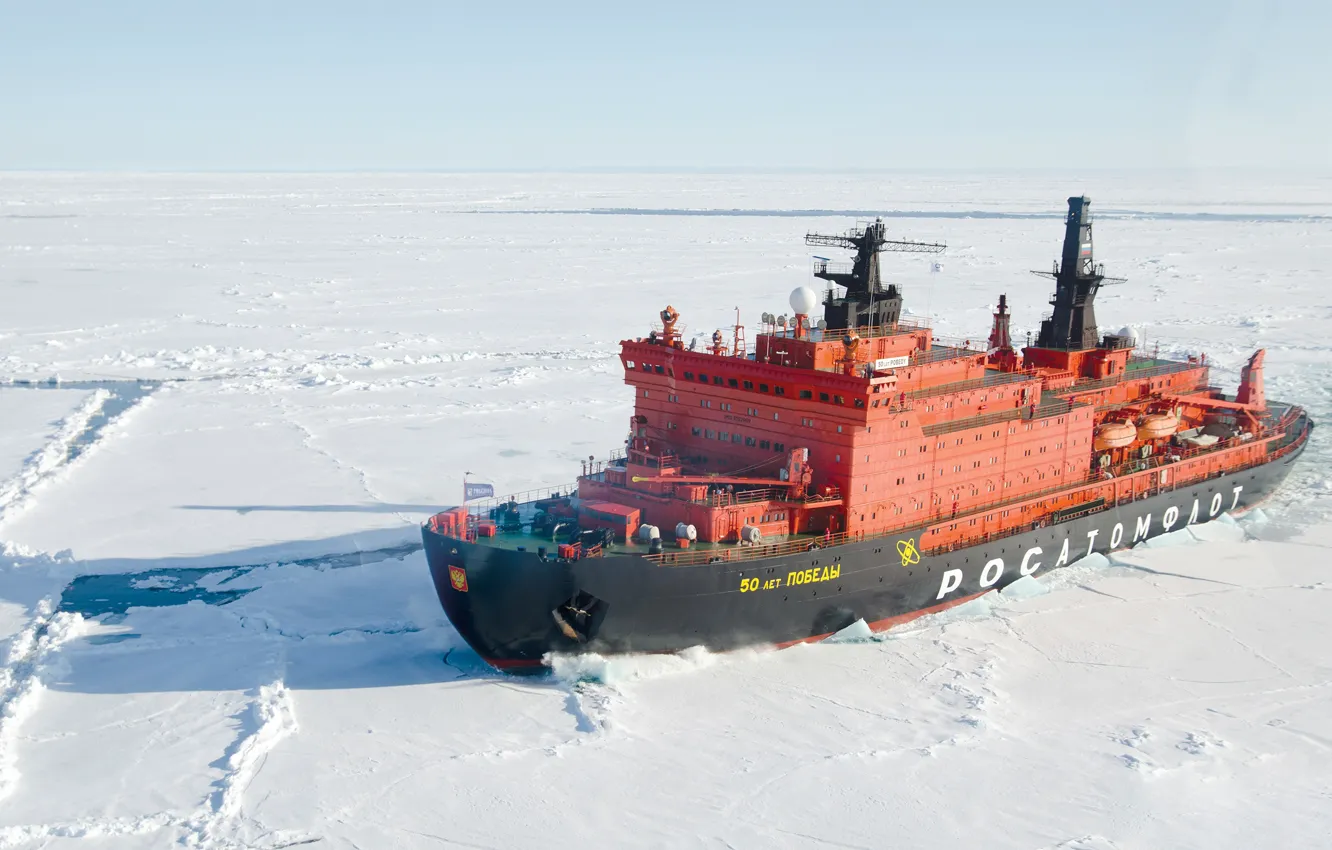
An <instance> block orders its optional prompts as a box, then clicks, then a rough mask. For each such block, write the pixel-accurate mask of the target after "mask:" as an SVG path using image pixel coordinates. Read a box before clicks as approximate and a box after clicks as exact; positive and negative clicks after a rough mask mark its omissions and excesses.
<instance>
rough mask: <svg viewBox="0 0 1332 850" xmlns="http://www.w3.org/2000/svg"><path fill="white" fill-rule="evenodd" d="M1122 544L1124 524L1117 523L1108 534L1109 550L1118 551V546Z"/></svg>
mask: <svg viewBox="0 0 1332 850" xmlns="http://www.w3.org/2000/svg"><path fill="white" fill-rule="evenodd" d="M1123 542H1124V523H1122V522H1117V523H1115V527H1114V529H1113V530H1111V532H1110V548H1111V549H1118V548H1119V544H1120V543H1123Z"/></svg>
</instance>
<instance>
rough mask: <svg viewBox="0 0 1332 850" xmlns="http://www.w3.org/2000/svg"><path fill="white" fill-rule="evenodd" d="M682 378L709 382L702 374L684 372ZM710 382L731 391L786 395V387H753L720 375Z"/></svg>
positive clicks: (764, 385)
mask: <svg viewBox="0 0 1332 850" xmlns="http://www.w3.org/2000/svg"><path fill="white" fill-rule="evenodd" d="M658 374H660V373H658ZM684 376H685V380H686V381H698V382H699V383H700V384H706V383H708V381H709V378H708V376H707V375H705V374H703V373H702V372H699V373H698V374H697V375H695V374H694V373H693V372H685V373H684ZM711 382H712V384H713V386H718V387H730V388H731V389H733V390H738V389H741V388H744V389H746V390H750V391H751V392H752V391H753V390H755V389H756V388H757V390H758V391H759V392H761V393H766V392H772V393H773V394H774V395H786V387H783V386H772V387H770V386H768V385H767V384H764V383H759V384H757V385H755V383H754V382H753V381H744V380H740V379H739V378H723V377H722V376H721V375H713V376H712V378H711Z"/></svg>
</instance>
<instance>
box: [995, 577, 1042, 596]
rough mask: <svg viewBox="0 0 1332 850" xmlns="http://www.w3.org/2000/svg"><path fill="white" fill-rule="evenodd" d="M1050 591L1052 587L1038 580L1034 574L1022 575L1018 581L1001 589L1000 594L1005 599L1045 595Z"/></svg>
mask: <svg viewBox="0 0 1332 850" xmlns="http://www.w3.org/2000/svg"><path fill="white" fill-rule="evenodd" d="M1049 592H1050V588H1048V587H1046V586H1045V585H1044V584H1042V583H1041V582H1039V581H1037V580H1036V579H1035V578H1034V577H1032V576H1022V577H1021V578H1019V579H1018V580H1017V581H1015V582H1013V583H1012V584H1009V585H1008V586H1007V587H1005V588H1004V589H1002V590H1000V591H999V595H1000V596H1002V597H1004V598H1005V599H1031V598H1033V597H1036V596H1044V595H1045V594H1047V593H1049Z"/></svg>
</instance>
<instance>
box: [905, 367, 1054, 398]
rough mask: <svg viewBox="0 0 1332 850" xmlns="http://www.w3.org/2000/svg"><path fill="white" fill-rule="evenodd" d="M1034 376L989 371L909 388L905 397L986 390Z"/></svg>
mask: <svg viewBox="0 0 1332 850" xmlns="http://www.w3.org/2000/svg"><path fill="white" fill-rule="evenodd" d="M1035 378H1036V374H1035V373H1034V372H1027V371H1022V372H990V373H987V374H986V375H984V376H982V377H979V378H968V379H966V380H965V381H953V382H952V383H949V384H935V385H933V386H929V387H921V388H920V389H915V390H910V391H909V392H907V394H906V396H907V398H913V399H914V398H929V397H931V396H938V395H947V394H949V393H961V392H966V391H967V390H986V389H989V388H990V387H1002V386H1004V385H1006V384H1016V383H1018V382H1020V381H1030V380H1033V379H1035Z"/></svg>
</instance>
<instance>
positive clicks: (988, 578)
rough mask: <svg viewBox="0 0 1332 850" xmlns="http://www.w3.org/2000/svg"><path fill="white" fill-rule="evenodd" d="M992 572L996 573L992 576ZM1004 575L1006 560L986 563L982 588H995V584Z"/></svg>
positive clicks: (997, 559) (998, 559) (981, 581)
mask: <svg viewBox="0 0 1332 850" xmlns="http://www.w3.org/2000/svg"><path fill="white" fill-rule="evenodd" d="M990 570H994V573H993V574H991V573H990ZM1003 574H1004V559H1003V558H991V559H990V560H988V561H986V562H985V569H983V570H981V577H980V586H981V587H991V586H993V585H994V583H995V582H997V581H999V577H1000V576H1002V575H1003Z"/></svg>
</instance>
